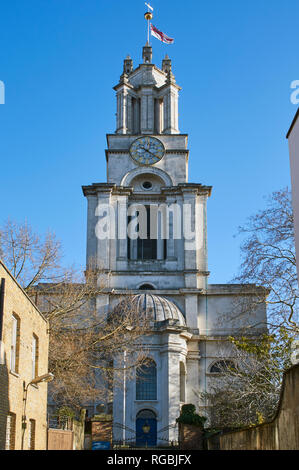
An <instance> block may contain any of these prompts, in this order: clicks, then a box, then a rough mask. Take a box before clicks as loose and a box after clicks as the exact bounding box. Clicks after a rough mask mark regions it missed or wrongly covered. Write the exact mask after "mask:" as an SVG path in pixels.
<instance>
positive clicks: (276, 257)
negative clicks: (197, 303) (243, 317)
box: [234, 188, 299, 333]
mask: <svg viewBox="0 0 299 470" xmlns="http://www.w3.org/2000/svg"><path fill="white" fill-rule="evenodd" d="M239 233H240V234H241V235H242V236H244V237H245V239H244V241H243V243H242V245H241V255H242V264H241V268H240V274H239V275H238V276H237V277H236V278H235V279H234V281H235V282H239V283H255V284H256V285H258V286H263V287H264V288H266V289H268V290H269V296H268V298H267V311H268V326H269V328H270V329H272V328H279V327H281V326H284V327H286V328H288V329H289V330H290V331H293V332H296V333H298V332H299V323H298V318H299V317H298V284H297V271H296V254H295V241H294V220H293V210H292V198H291V192H290V191H289V190H288V188H285V189H282V190H280V191H275V192H274V193H273V194H271V196H270V197H269V199H268V204H267V207H266V208H265V209H263V210H260V211H259V212H258V213H257V214H255V215H253V216H252V217H250V218H249V219H248V222H247V224H246V225H245V226H244V227H240V228H239ZM261 302H264V296H263V295H261V296H260V297H257V298H256V299H255V304H251V305H247V306H246V307H245V306H244V314H246V311H247V309H248V308H251V309H255V308H256V306H257V305H258V304H259V303H261Z"/></svg>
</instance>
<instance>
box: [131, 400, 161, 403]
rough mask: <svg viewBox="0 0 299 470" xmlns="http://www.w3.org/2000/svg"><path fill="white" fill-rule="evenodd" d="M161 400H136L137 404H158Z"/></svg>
mask: <svg viewBox="0 0 299 470" xmlns="http://www.w3.org/2000/svg"><path fill="white" fill-rule="evenodd" d="M158 402H159V400H135V403H158Z"/></svg>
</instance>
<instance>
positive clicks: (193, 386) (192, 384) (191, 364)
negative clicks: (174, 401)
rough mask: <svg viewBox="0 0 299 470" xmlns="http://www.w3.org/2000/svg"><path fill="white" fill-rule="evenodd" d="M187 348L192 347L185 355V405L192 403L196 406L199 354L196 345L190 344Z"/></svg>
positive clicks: (194, 343)
mask: <svg viewBox="0 0 299 470" xmlns="http://www.w3.org/2000/svg"><path fill="white" fill-rule="evenodd" d="M188 346H189V347H190V346H191V347H192V350H190V351H188V355H187V361H186V366H187V381H186V403H192V404H194V405H196V406H198V396H197V395H196V393H195V392H196V391H198V390H199V360H200V354H199V351H198V343H197V342H191V344H190V342H189V343H188Z"/></svg>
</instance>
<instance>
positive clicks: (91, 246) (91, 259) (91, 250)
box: [86, 194, 97, 267]
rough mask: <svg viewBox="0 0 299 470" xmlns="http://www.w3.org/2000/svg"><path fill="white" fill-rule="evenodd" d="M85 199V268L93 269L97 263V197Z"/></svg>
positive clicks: (94, 195) (89, 196) (93, 195)
mask: <svg viewBox="0 0 299 470" xmlns="http://www.w3.org/2000/svg"><path fill="white" fill-rule="evenodd" d="M86 197H87V202H88V207H87V250H86V266H89V265H90V266H91V267H95V265H96V262H97V238H96V233H95V226H96V223H97V217H96V208H97V196H96V194H89V195H87V196H86Z"/></svg>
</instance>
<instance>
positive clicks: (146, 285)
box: [139, 284, 155, 290]
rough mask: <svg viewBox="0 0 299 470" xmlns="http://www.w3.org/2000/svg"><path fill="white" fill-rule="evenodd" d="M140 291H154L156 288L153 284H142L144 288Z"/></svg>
mask: <svg viewBox="0 0 299 470" xmlns="http://www.w3.org/2000/svg"><path fill="white" fill-rule="evenodd" d="M139 289H140V290H154V289H155V288H154V286H152V285H151V284H142V286H140V287H139Z"/></svg>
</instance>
